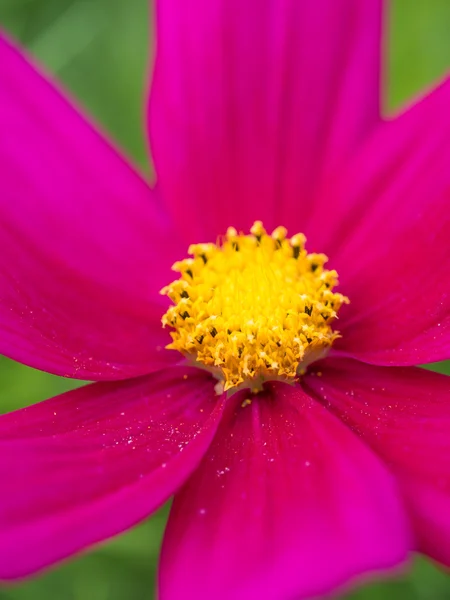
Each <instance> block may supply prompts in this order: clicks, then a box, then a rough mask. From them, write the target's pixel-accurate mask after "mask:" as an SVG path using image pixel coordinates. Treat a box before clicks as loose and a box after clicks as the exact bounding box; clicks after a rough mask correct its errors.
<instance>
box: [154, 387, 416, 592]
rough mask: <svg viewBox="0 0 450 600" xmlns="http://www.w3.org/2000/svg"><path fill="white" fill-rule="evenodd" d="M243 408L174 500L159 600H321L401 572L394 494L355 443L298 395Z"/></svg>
mask: <svg viewBox="0 0 450 600" xmlns="http://www.w3.org/2000/svg"><path fill="white" fill-rule="evenodd" d="M245 398H246V395H245V394H242V393H241V394H238V395H237V397H236V396H235V399H236V402H237V404H235V405H234V406H233V405H231V406H229V412H228V415H227V417H225V418H224V420H223V421H222V423H221V425H220V428H219V431H218V433H217V435H216V438H215V440H214V442H213V444H212V446H211V448H210V449H209V451H208V453H207V454H206V456H205V458H204V459H203V462H202V463H201V466H200V467H199V469H198V470H197V471H196V472H195V473H194V475H193V476H192V477H191V478H190V479H189V481H188V482H187V484H186V485H185V487H184V488H183V489H182V490H181V491H180V492H179V493H178V494H177V495H176V497H175V500H174V504H173V508H172V512H171V515H170V518H169V524H168V529H167V532H166V537H165V540H164V544H163V551H162V557H161V573H160V584H161V595H160V598H161V600H172V599H178V598H198V599H199V600H202V599H203V598H204V599H207V598H208V599H209V598H217V599H218V600H225V599H229V598H233V599H234V600H244V599H245V600H246V599H248V598H258V599H259V600H265V599H270V600H276V599H281V600H284V599H285V598H307V597H310V596H314V597H315V596H316V595H320V596H321V597H322V594H324V593H326V592H328V591H330V590H332V589H333V588H334V587H335V586H337V585H340V584H342V583H344V582H345V581H347V580H348V579H349V578H352V577H353V576H355V575H359V574H361V573H364V572H366V571H374V570H379V569H385V568H387V567H391V566H392V565H395V564H397V563H398V562H399V561H401V560H403V559H404V558H405V556H406V553H407V550H408V543H409V542H408V534H407V527H406V525H405V519H404V515H403V509H402V507H401V506H400V504H399V501H398V498H397V492H396V489H395V487H394V485H393V483H392V481H391V478H390V476H389V475H388V474H387V473H386V471H385V470H384V468H383V467H382V466H381V464H380V463H379V462H378V460H377V459H376V458H375V456H374V455H373V454H372V453H371V452H370V451H369V450H368V449H367V448H366V447H365V446H364V445H363V444H361V443H360V442H359V440H358V439H357V437H356V436H354V435H353V434H352V433H351V432H350V431H349V430H348V429H347V428H346V427H344V426H343V425H342V424H341V423H340V422H339V421H338V420H337V419H336V418H334V417H333V416H332V415H331V414H330V413H329V412H328V411H327V410H326V409H324V408H323V407H322V406H320V404H318V403H317V402H315V401H314V400H312V399H311V398H309V397H308V396H307V395H305V394H304V392H303V391H302V390H301V389H299V388H294V387H290V386H288V385H285V384H274V385H272V386H270V391H268V392H267V393H266V394H264V395H263V394H261V395H260V396H258V397H257V398H255V397H254V398H253V400H252V403H251V405H250V406H244V407H242V405H241V402H242V401H243V400H244V399H245Z"/></svg>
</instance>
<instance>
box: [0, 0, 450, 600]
mask: <svg viewBox="0 0 450 600" xmlns="http://www.w3.org/2000/svg"><path fill="white" fill-rule="evenodd" d="M361 1H362V0H361ZM149 12H150V13H151V10H150V11H149V7H148V5H147V1H146V0H0V23H1V25H2V27H3V28H6V29H7V30H8V31H10V32H11V33H12V34H13V35H14V36H15V37H16V38H17V39H18V40H20V42H22V44H23V45H24V46H26V47H27V48H28V49H29V51H30V52H31V53H33V54H34V55H35V56H37V57H38V58H39V59H40V61H41V62H42V63H43V64H44V65H46V67H47V69H48V70H49V71H50V72H52V73H54V74H55V75H56V76H57V78H58V79H59V80H60V81H62V82H63V83H64V84H65V85H66V86H67V87H68V89H69V90H71V92H72V94H73V95H74V96H75V97H76V98H77V100H78V102H79V103H80V104H81V105H82V106H84V107H85V108H86V109H87V110H88V111H89V112H90V113H91V114H92V115H93V116H94V117H95V119H96V120H97V121H98V122H99V123H100V124H101V126H102V127H103V129H104V130H106V131H108V132H109V134H110V135H112V137H113V138H114V139H115V140H116V141H117V142H118V143H120V144H121V146H122V147H123V148H124V149H125V151H126V152H127V153H128V154H129V155H130V156H131V157H133V158H134V160H135V161H137V163H139V165H140V167H141V168H142V169H144V170H145V171H147V172H150V167H149V162H148V157H147V150H146V142H145V137H144V128H143V122H144V98H145V93H146V90H147V88H148V83H149V76H148V65H149V64H150V61H151V51H149V46H150V48H151V47H152V45H151V44H150V45H149V38H150V39H152V37H153V32H152V26H151V23H152V18H151V14H149ZM387 22H388V29H387V32H388V36H387V42H388V43H387V44H386V61H387V68H386V81H387V98H386V109H387V110H389V111H392V110H395V109H397V108H398V107H400V106H401V105H402V104H403V103H404V102H406V101H408V100H409V99H410V98H412V97H414V95H416V94H417V93H419V92H420V91H421V90H423V88H424V87H425V88H426V87H428V86H430V84H431V83H432V82H434V81H435V80H436V79H437V78H439V77H441V76H442V75H443V74H444V73H445V71H446V69H448V67H449V66H450V0H392V1H391V4H390V11H389V14H388V15H387ZM0 84H1V65H0ZM435 368H436V369H437V370H441V371H443V372H447V373H450V368H449V367H448V365H443V364H441V365H438V366H436V367H435ZM0 385H1V390H2V391H1V396H0V412H6V411H8V410H12V409H14V408H18V407H20V406H24V405H26V404H30V403H33V402H37V401H39V400H42V399H44V398H46V397H48V396H52V395H55V394H58V393H60V392H62V391H65V390H67V389H69V388H71V387H76V385H77V383H76V382H70V381H67V380H64V379H59V378H56V377H52V376H50V375H47V374H45V373H39V372H37V371H34V370H33V369H29V368H26V367H23V366H21V365H18V364H15V363H12V362H10V361H8V360H6V359H4V358H1V357H0ZM166 516H167V510H166V509H163V510H162V511H160V513H159V514H157V515H156V516H154V517H153V518H152V519H150V520H148V521H147V522H146V523H144V524H143V525H141V526H140V527H138V528H136V529H134V530H133V531H131V532H129V533H127V534H125V535H123V536H121V537H120V538H117V539H115V540H113V541H112V542H109V543H107V544H104V545H103V546H101V547H99V548H98V549H96V550H95V551H93V552H91V553H89V554H87V555H85V556H82V557H80V558H77V559H75V560H73V561H71V562H69V563H67V564H64V565H63V566H60V567H58V568H57V569H55V570H54V571H52V572H50V573H47V574H45V575H42V576H40V577H39V578H37V579H35V580H33V581H29V582H26V583H22V584H20V585H18V586H13V587H9V588H5V589H2V590H0V600H40V599H44V598H57V599H58V600H141V599H142V600H144V599H145V600H151V599H152V598H154V587H155V572H156V565H157V557H158V551H159V545H160V541H161V537H162V532H163V528H164V523H165V519H166ZM381 598H382V599H383V600H394V599H395V600H398V599H400V600H403V599H405V600H425V599H427V600H428V599H429V600H439V599H442V600H448V599H449V598H450V575H446V574H445V573H444V572H442V571H441V570H439V569H438V568H437V567H435V566H434V565H432V564H431V563H429V562H427V561H425V560H424V559H418V560H417V561H416V563H415V565H414V568H413V569H411V570H410V571H409V572H407V573H404V574H401V575H398V576H397V577H396V578H395V579H391V580H389V581H385V582H378V583H376V584H371V585H368V586H363V587H361V588H360V589H359V590H357V591H356V592H354V593H352V594H351V595H348V596H346V599H348V600H350V599H352V600H378V599H381Z"/></svg>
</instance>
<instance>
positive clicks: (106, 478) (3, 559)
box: [0, 368, 222, 579]
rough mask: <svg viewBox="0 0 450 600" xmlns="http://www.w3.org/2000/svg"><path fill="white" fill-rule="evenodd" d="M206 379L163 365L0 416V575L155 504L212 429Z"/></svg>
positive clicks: (64, 552) (216, 407)
mask: <svg viewBox="0 0 450 600" xmlns="http://www.w3.org/2000/svg"><path fill="white" fill-rule="evenodd" d="M213 385H214V384H213V382H212V381H211V380H210V378H209V377H208V376H206V375H205V374H204V373H202V372H200V371H199V370H198V369H182V368H173V369H171V370H166V371H161V372H159V373H156V374H152V375H149V376H146V377H142V378H139V379H134V380H129V381H125V382H118V383H115V382H110V383H98V384H93V385H89V386H86V387H82V388H80V389H78V390H75V391H73V392H68V393H66V394H63V395H62V396H58V397H56V398H53V399H51V400H47V401H46V402H42V403H40V404H37V405H34V406H32V407H29V408H26V409H23V410H20V411H17V412H14V413H10V414H8V415H5V416H3V417H1V418H0V432H1V440H0V478H1V481H2V493H1V496H0V578H2V579H14V578H18V577H23V576H26V575H29V574H31V573H33V572H34V571H37V570H39V569H42V568H43V567H46V566H49V565H51V564H52V563H54V562H56V561H58V560H61V559H63V558H65V557H66V556H69V555H70V554H73V553H74V552H78V551H79V550H82V549H83V548H86V547H87V546H90V545H91V544H94V543H96V542H99V541H101V540H104V539H106V538H108V537H110V536H112V535H115V534H117V533H120V532H121V531H123V530H124V529H127V528H128V527H131V526H132V525H134V524H135V523H137V522H138V521H140V520H141V519H143V518H144V517H146V516H147V515H149V514H150V513H151V512H152V511H153V510H155V509H156V508H157V507H158V506H159V505H160V504H161V503H162V502H164V501H165V500H166V499H167V498H168V497H169V496H170V495H171V494H172V493H173V492H174V491H175V490H176V489H177V487H178V486H179V485H180V484H181V483H183V481H184V480H185V479H186V477H187V476H188V475H189V474H190V473H191V472H192V470H193V469H194V468H195V467H196V466H197V464H198V462H199V461H200V459H201V457H202V456H203V454H204V452H205V450H206V448H207V446H208V445H209V443H210V441H211V439H212V436H213V435H214V432H215V429H216V426H217V423H218V421H219V419H220V415H221V412H222V407H221V404H220V403H218V402H217V401H215V400H214V392H213Z"/></svg>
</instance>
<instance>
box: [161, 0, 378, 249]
mask: <svg viewBox="0 0 450 600" xmlns="http://www.w3.org/2000/svg"><path fill="white" fill-rule="evenodd" d="M157 8H158V10H157V29H158V31H157V33H158V40H157V58H156V67H155V74H154V82H153V88H152V95H151V100H150V139H151V146H152V150H153V153H154V157H155V163H156V168H157V173H158V178H159V181H160V183H161V187H162V191H163V193H164V196H165V199H166V200H167V201H168V202H169V204H170V207H171V208H172V211H173V214H174V217H175V218H176V219H178V222H179V223H180V225H181V226H182V227H183V229H186V230H187V231H188V232H189V233H191V235H192V236H193V237H194V238H195V239H200V240H203V239H204V240H205V241H206V239H212V240H215V239H216V236H217V235H218V234H220V233H223V232H225V230H226V228H227V227H228V226H229V225H234V226H235V227H238V228H243V229H247V228H248V227H249V226H250V225H251V223H252V222H253V221H254V220H255V219H258V218H260V219H263V220H264V222H265V223H266V224H267V225H268V226H269V227H271V226H273V225H279V224H280V223H282V224H284V225H286V226H290V227H292V232H295V230H296V229H297V228H300V230H304V228H305V226H306V223H307V222H308V221H309V219H310V218H312V217H313V216H314V214H316V204H315V197H316V195H317V193H318V189H319V187H320V185H321V183H322V180H323V179H324V177H326V176H327V175H329V174H330V173H331V172H334V171H336V170H337V169H339V168H340V166H341V165H342V162H343V161H344V160H345V159H346V158H347V157H348V155H349V154H350V153H351V152H352V151H354V149H355V147H356V146H357V145H358V144H359V143H360V142H361V140H362V138H364V136H365V135H366V134H367V133H368V132H369V131H370V130H371V129H372V127H373V126H374V124H375V123H377V121H378V119H379V95H380V94H379V76H380V67H379V59H380V39H381V34H380V21H381V19H380V14H381V1H380V0H367V1H365V2H360V1H359V0H321V1H320V2H318V1H317V0H304V1H302V2H299V1H298V0H268V1H266V2H261V3H255V2H241V1H240V0H210V1H208V2H204V1H203V0H194V1H191V2H185V1H184V0H162V1H161V2H159V3H158V7H157ZM329 203H330V206H332V207H336V203H335V201H334V199H333V198H329ZM336 212H337V213H338V214H339V210H338V211H336ZM317 215H320V216H321V217H323V206H322V207H321V208H320V209H319V207H317ZM342 217H344V215H342ZM335 218H336V217H335V216H333V219H335ZM306 228H307V227H306ZM306 233H308V231H306Z"/></svg>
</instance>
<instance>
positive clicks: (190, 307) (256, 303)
mask: <svg viewBox="0 0 450 600" xmlns="http://www.w3.org/2000/svg"><path fill="white" fill-rule="evenodd" d="M305 242H306V238H305V236H304V235H303V234H300V233H299V234H296V235H294V236H292V237H291V238H288V237H287V230H286V228H284V227H277V228H276V229H275V230H274V231H273V232H272V234H271V235H269V234H267V232H266V230H265V229H264V227H263V225H262V223H261V222H260V221H256V222H255V223H254V225H253V226H252V228H251V229H250V234H248V235H244V234H243V233H238V232H237V231H236V229H234V228H233V227H230V228H229V229H228V230H227V233H226V235H225V236H224V238H223V239H221V240H219V242H218V243H217V244H212V243H209V244H195V245H192V246H190V247H189V250H188V252H189V254H190V255H191V258H186V259H184V260H182V261H180V262H177V263H175V264H174V265H173V267H172V269H173V270H174V271H176V272H177V273H179V274H180V276H179V279H177V280H176V281H174V282H172V283H171V284H170V285H168V286H166V287H165V288H163V290H161V293H162V294H164V295H167V296H168V297H169V298H170V299H171V300H172V302H173V306H171V307H170V308H169V309H168V311H167V312H166V313H165V315H164V316H163V318H162V322H163V325H164V326H166V325H167V326H169V327H171V328H172V329H173V331H172V332H171V337H172V343H171V344H169V345H168V346H167V347H168V348H170V349H174V350H178V351H180V352H181V353H182V354H183V355H185V356H186V357H187V358H189V359H190V360H192V361H193V362H194V363H196V364H197V365H198V366H202V367H206V368H208V369H210V370H211V371H212V372H213V373H214V374H215V375H216V376H217V377H218V379H219V380H220V381H222V383H223V389H224V390H229V389H231V388H236V387H242V386H248V387H250V388H251V389H253V390H254V391H258V390H259V389H261V386H262V383H263V382H264V381H267V380H273V379H277V380H279V379H282V380H285V381H291V382H292V381H294V380H295V379H296V378H297V377H298V375H299V374H300V373H301V371H302V369H304V368H305V366H306V365H307V364H308V363H310V362H312V360H316V359H317V358H319V357H321V356H323V355H325V354H326V353H327V351H328V349H329V348H330V347H331V345H332V343H333V341H334V340H335V339H336V338H337V337H339V334H338V332H336V331H333V330H332V328H331V324H332V322H333V320H334V319H335V318H336V315H337V312H338V310H339V308H340V307H341V305H342V304H343V303H345V302H348V299H347V298H346V297H345V296H343V295H342V294H339V293H335V292H333V288H334V287H335V286H336V284H337V282H338V280H337V273H336V271H334V270H327V269H325V268H324V265H325V263H326V262H327V260H328V259H327V257H326V256H325V255H324V254H314V253H308V252H307V251H306V250H305Z"/></svg>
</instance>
